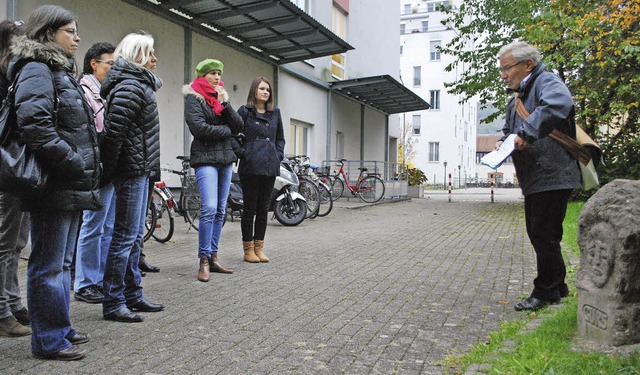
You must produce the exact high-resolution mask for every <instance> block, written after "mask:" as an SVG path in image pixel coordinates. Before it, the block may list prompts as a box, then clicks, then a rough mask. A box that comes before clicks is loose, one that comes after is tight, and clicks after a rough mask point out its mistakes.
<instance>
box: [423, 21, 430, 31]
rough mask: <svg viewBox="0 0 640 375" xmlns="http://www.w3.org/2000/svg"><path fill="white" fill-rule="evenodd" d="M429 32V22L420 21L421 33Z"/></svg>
mask: <svg viewBox="0 0 640 375" xmlns="http://www.w3.org/2000/svg"><path fill="white" fill-rule="evenodd" d="M427 31H429V21H422V32H423V33H426V32H427Z"/></svg>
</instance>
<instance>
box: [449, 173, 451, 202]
mask: <svg viewBox="0 0 640 375" xmlns="http://www.w3.org/2000/svg"><path fill="white" fill-rule="evenodd" d="M449 203H451V173H449Z"/></svg>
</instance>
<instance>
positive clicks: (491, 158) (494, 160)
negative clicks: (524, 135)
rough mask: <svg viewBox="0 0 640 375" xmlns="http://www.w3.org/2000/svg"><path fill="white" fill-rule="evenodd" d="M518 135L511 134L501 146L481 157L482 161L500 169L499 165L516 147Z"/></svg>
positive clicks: (490, 166)
mask: <svg viewBox="0 0 640 375" xmlns="http://www.w3.org/2000/svg"><path fill="white" fill-rule="evenodd" d="M515 139H516V135H515V134H510V135H509V136H508V137H507V139H505V140H504V142H502V145H500V148H499V149H497V150H495V151H491V152H490V153H488V154H486V155H485V156H483V157H482V159H480V163H481V164H484V165H486V166H488V167H489V168H492V169H494V170H496V169H498V167H499V166H500V165H501V164H502V163H503V162H504V161H505V160H507V158H508V157H509V156H510V155H511V153H512V152H513V150H514V148H515V143H514V141H515Z"/></svg>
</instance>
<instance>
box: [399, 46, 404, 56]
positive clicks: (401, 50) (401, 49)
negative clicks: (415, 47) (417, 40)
mask: <svg viewBox="0 0 640 375" xmlns="http://www.w3.org/2000/svg"><path fill="white" fill-rule="evenodd" d="M402 47H404V46H400V55H402V52H403V48H402Z"/></svg>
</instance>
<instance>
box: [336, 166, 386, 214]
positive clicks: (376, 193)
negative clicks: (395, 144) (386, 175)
mask: <svg viewBox="0 0 640 375" xmlns="http://www.w3.org/2000/svg"><path fill="white" fill-rule="evenodd" d="M345 161H347V159H340V160H338V161H337V163H338V166H339V167H340V169H339V170H338V172H337V177H336V178H334V179H333V182H332V184H331V190H332V196H333V197H334V199H338V198H340V197H341V196H342V194H343V193H344V188H345V186H346V187H347V189H349V191H350V192H351V194H352V195H353V196H357V197H359V198H360V199H362V200H363V201H365V202H367V203H375V202H377V201H379V200H380V199H382V197H383V196H384V190H385V188H384V181H382V179H381V178H380V177H378V176H377V175H374V174H370V173H367V171H368V169H367V168H358V170H360V174H359V175H358V179H357V180H356V182H355V183H354V184H350V183H349V177H348V175H347V172H345V170H344V162H345ZM336 197H337V198H336Z"/></svg>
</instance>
